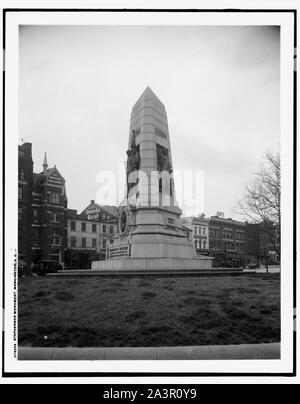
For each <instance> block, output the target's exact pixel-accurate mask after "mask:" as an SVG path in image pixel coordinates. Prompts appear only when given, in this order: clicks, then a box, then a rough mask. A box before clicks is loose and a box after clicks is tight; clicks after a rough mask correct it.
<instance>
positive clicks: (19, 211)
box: [18, 208, 23, 220]
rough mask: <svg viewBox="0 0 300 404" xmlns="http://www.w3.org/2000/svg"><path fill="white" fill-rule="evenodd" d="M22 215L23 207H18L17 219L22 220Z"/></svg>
mask: <svg viewBox="0 0 300 404" xmlns="http://www.w3.org/2000/svg"><path fill="white" fill-rule="evenodd" d="M22 216H23V209H22V208H19V209H18V217H19V220H22Z"/></svg>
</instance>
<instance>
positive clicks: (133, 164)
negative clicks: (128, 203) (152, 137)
mask: <svg viewBox="0 0 300 404" xmlns="http://www.w3.org/2000/svg"><path fill="white" fill-rule="evenodd" d="M135 137H136V136H135V131H134V130H133V131H132V137H131V149H130V150H127V152H126V154H127V194H128V193H129V191H130V189H131V188H132V187H133V186H134V185H136V183H137V181H136V182H135V183H134V182H129V181H128V177H129V175H130V173H132V172H133V171H138V170H139V168H140V148H139V146H136V143H135Z"/></svg>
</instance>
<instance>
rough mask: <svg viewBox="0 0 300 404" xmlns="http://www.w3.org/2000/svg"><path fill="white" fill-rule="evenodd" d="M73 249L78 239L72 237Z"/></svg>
mask: <svg viewBox="0 0 300 404" xmlns="http://www.w3.org/2000/svg"><path fill="white" fill-rule="evenodd" d="M71 247H76V237H71Z"/></svg>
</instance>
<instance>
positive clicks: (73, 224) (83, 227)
mask: <svg viewBox="0 0 300 404" xmlns="http://www.w3.org/2000/svg"><path fill="white" fill-rule="evenodd" d="M86 225H87V223H86V222H81V231H82V232H87V226H86ZM71 231H76V222H71ZM114 232H115V228H114V226H112V225H110V226H108V225H106V224H102V233H114ZM92 233H97V224H96V223H92Z"/></svg>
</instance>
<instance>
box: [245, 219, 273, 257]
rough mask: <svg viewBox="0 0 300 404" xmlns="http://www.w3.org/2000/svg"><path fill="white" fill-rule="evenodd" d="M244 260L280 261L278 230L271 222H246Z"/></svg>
mask: <svg viewBox="0 0 300 404" xmlns="http://www.w3.org/2000/svg"><path fill="white" fill-rule="evenodd" d="M246 253H247V256H246V260H247V262H249V261H252V260H254V259H255V260H257V261H261V262H263V263H266V264H277V263H279V262H280V232H279V228H278V227H277V226H275V225H274V224H273V223H272V222H269V223H246Z"/></svg>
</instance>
